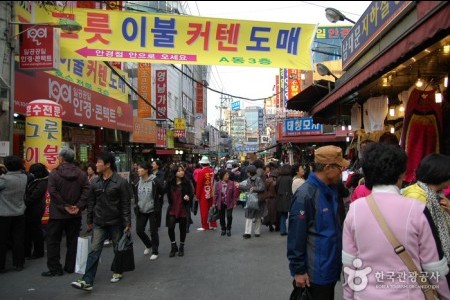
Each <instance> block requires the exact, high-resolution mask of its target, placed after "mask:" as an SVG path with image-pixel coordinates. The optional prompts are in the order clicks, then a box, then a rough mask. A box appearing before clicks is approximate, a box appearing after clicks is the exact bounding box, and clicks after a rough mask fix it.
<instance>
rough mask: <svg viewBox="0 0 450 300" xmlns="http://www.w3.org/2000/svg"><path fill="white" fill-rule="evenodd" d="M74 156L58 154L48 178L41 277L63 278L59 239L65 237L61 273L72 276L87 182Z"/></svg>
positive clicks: (69, 151)
mask: <svg viewBox="0 0 450 300" xmlns="http://www.w3.org/2000/svg"><path fill="white" fill-rule="evenodd" d="M74 157H75V153H74V152H73V150H72V149H70V148H63V149H61V151H60V152H59V155H58V160H59V166H58V167H56V169H54V170H53V171H52V172H51V173H50V175H49V176H48V192H49V194H50V219H49V221H48V226H47V267H48V269H49V271H47V272H43V273H42V276H45V277H53V276H61V275H63V268H62V265H61V263H60V261H59V258H60V250H61V247H60V246H61V238H62V234H63V231H64V232H65V234H66V240H67V252H66V260H65V265H64V271H66V272H67V273H73V272H74V270H75V260H76V256H77V243H78V236H79V234H80V228H81V211H83V210H84V209H85V207H86V204H87V196H88V193H89V181H88V178H87V175H86V173H84V172H83V171H81V170H80V168H78V167H77V166H75V165H74V163H73V161H74Z"/></svg>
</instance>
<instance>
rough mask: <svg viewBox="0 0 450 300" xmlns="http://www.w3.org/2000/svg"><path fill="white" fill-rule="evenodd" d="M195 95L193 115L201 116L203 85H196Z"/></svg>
mask: <svg viewBox="0 0 450 300" xmlns="http://www.w3.org/2000/svg"><path fill="white" fill-rule="evenodd" d="M195 94H196V95H195V113H197V114H203V111H204V109H203V105H204V102H203V85H202V84H200V83H199V82H197V83H196V86H195Z"/></svg>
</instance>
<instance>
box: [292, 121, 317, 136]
mask: <svg viewBox="0 0 450 300" xmlns="http://www.w3.org/2000/svg"><path fill="white" fill-rule="evenodd" d="M283 133H284V136H298V135H316V134H322V124H314V120H313V118H311V117H308V118H295V119H286V120H284V131H283Z"/></svg>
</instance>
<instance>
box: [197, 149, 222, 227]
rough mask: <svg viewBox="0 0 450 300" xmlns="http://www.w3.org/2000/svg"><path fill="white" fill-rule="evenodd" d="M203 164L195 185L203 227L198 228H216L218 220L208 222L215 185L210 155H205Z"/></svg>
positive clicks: (201, 162) (202, 160) (201, 163)
mask: <svg viewBox="0 0 450 300" xmlns="http://www.w3.org/2000/svg"><path fill="white" fill-rule="evenodd" d="M199 163H200V165H202V170H201V171H199V172H198V176H197V184H196V186H195V195H196V196H197V199H198V201H199V205H200V218H201V221H202V227H200V228H198V229H197V230H208V229H216V228H217V223H216V221H212V222H211V223H210V224H208V212H209V209H210V207H211V206H212V204H213V196H214V192H213V185H214V171H213V169H212V168H211V167H210V166H209V165H210V161H209V159H208V157H206V156H203V157H202V159H201V160H200V161H199Z"/></svg>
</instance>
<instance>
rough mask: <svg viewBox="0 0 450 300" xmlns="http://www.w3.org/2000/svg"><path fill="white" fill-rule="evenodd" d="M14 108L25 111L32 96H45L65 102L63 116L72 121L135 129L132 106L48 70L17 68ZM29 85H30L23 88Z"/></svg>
mask: <svg viewBox="0 0 450 300" xmlns="http://www.w3.org/2000/svg"><path fill="white" fill-rule="evenodd" d="M14 75H15V82H16V86H15V89H14V93H15V94H14V98H15V99H14V111H15V112H18V113H25V112H26V111H25V108H26V107H27V105H28V102H30V101H31V99H36V98H46V99H49V100H52V101H55V102H56V103H58V104H60V105H61V106H62V111H61V118H63V119H64V121H67V122H72V123H83V124H87V125H92V126H98V127H105V128H113V129H119V130H124V131H133V108H132V107H131V105H130V104H128V103H123V102H121V101H118V100H115V99H113V98H110V97H106V96H104V95H102V94H100V93H96V92H94V91H91V90H89V89H86V88H84V87H82V86H79V85H77V84H75V83H72V82H69V81H66V80H64V79H62V78H59V77H56V76H53V75H51V74H49V73H48V72H33V71H27V72H23V71H21V70H16V72H15V74H14ZM23 86H26V87H27V88H23Z"/></svg>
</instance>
